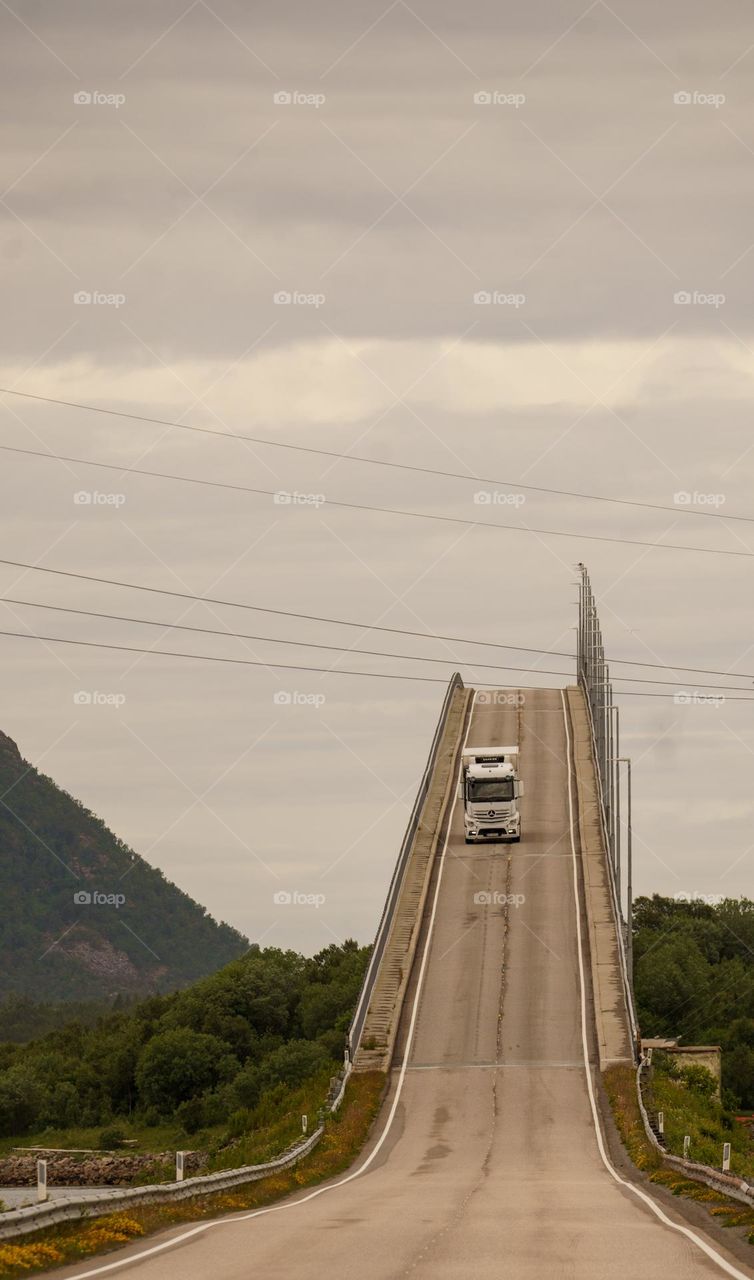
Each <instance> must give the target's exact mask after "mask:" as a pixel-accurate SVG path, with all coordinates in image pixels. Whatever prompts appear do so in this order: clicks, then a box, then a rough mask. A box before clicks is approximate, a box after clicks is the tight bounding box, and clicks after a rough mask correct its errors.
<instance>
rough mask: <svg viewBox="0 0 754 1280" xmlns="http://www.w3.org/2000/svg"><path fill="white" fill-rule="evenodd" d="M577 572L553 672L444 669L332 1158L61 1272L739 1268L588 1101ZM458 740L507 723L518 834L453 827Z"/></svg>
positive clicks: (602, 873) (612, 847)
mask: <svg viewBox="0 0 754 1280" xmlns="http://www.w3.org/2000/svg"><path fill="white" fill-rule="evenodd" d="M580 586H581V591H580V596H581V607H580V626H579V651H578V661H577V668H578V680H577V682H576V683H574V685H573V686H571V687H569V688H566V689H542V688H537V689H527V688H523V689H520V690H510V689H505V690H473V689H469V688H466V687H465V686H464V684H463V682H462V681H461V679H460V677H457V676H456V677H454V678H453V680H452V681H451V683H450V686H449V688H448V692H447V695H446V698H445V701H444V704H443V707H442V713H441V716H440V721H439V724H438V727H437V732H436V734H435V738H434V741H433V744H432V750H431V753H430V759H429V762H428V766H427V770H426V772H425V775H424V778H423V779H422V784H421V786H420V789H419V794H418V796H417V804H416V806H415V809H414V813H413V814H412V818H411V821H410V823H409V828H408V831H407V833H406V840H405V841H404V845H403V848H402V849H401V853H400V857H399V859H398V864H397V867H396V874H395V875H394V877H393V881H392V883H391V886H390V890H389V893H388V900H387V904H386V908H385V913H384V915H383V918H382V922H381V924H380V930H379V933H378V937H377V943H376V946H375V951H374V959H373V964H372V966H371V968H370V971H369V973H368V974H367V979H366V982H365V987H364V991H363V992H362V999H361V1000H360V1002H359V1007H358V1009H357V1011H356V1014H355V1017H354V1022H353V1024H352V1028H351V1036H350V1053H351V1056H352V1058H353V1067H354V1069H355V1070H357V1071H358V1070H364V1069H375V1068H377V1069H382V1070H384V1071H386V1073H387V1088H386V1095H385V1099H384V1103H383V1106H382V1109H381V1112H380V1116H379V1119H378V1121H377V1124H376V1127H375V1131H374V1132H373V1134H372V1135H371V1138H370V1141H369V1143H368V1146H367V1147H366V1149H365V1150H364V1151H363V1152H362V1154H361V1156H360V1157H359V1159H358V1161H357V1162H356V1165H355V1166H354V1167H353V1168H352V1169H351V1170H350V1171H348V1172H347V1173H345V1174H344V1175H342V1176H340V1177H339V1178H337V1179H335V1180H333V1181H331V1182H329V1183H327V1184H324V1185H322V1186H320V1187H318V1188H316V1189H315V1190H313V1191H311V1190H310V1191H308V1192H302V1193H301V1194H300V1195H298V1196H294V1197H291V1198H289V1199H287V1200H285V1201H283V1202H281V1203H279V1204H276V1205H273V1206H271V1207H269V1208H266V1209H262V1210H257V1211H255V1212H253V1213H245V1214H240V1215H237V1216H235V1217H233V1218H230V1219H226V1220H223V1221H222V1222H220V1223H202V1224H200V1225H198V1226H195V1227H190V1228H185V1227H181V1228H176V1229H175V1230H173V1231H171V1232H168V1233H167V1234H166V1235H165V1236H163V1237H159V1238H157V1239H156V1240H154V1241H152V1242H149V1241H146V1242H144V1243H143V1244H142V1245H138V1246H134V1247H133V1248H131V1249H129V1250H126V1251H125V1252H124V1253H123V1254H119V1255H117V1258H116V1259H115V1261H103V1262H102V1263H100V1264H99V1265H97V1264H94V1265H92V1266H91V1267H87V1268H86V1269H85V1270H82V1271H80V1272H78V1273H77V1274H80V1275H82V1276H83V1275H92V1276H95V1275H98V1274H104V1273H107V1272H110V1271H111V1270H113V1269H116V1268H119V1267H122V1266H124V1265H125V1267H126V1269H127V1271H128V1273H129V1274H130V1272H131V1270H133V1271H134V1272H135V1273H136V1274H137V1275H138V1276H139V1277H140V1280H168V1277H171V1278H172V1277H173V1276H174V1275H175V1274H176V1273H177V1272H178V1273H180V1275H181V1276H182V1277H184V1280H205V1278H206V1277H207V1276H208V1275H214V1276H217V1277H223V1278H227V1280H236V1278H239V1280H240V1277H244V1278H245V1277H247V1276H249V1275H258V1276H262V1277H265V1280H274V1278H275V1277H281V1278H282V1277H286V1280H295V1278H297V1277H302V1278H304V1277H307V1278H308V1277H313V1276H333V1277H335V1276H346V1275H348V1276H358V1277H359V1280H387V1278H388V1277H390V1278H394V1277H399V1276H408V1275H410V1276H412V1277H416V1280H424V1277H426V1278H427V1280H429V1278H430V1277H431V1280H438V1278H440V1277H467V1276H468V1277H472V1276H473V1277H480V1278H483V1280H484V1278H486V1277H495V1278H496V1280H500V1277H511V1278H513V1277H515V1280H529V1278H530V1277H531V1280H541V1277H542V1276H544V1275H547V1276H557V1277H578V1280H604V1278H605V1277H629V1276H630V1277H636V1276H640V1277H659V1276H664V1275H668V1276H672V1275H681V1276H684V1277H686V1278H689V1280H696V1278H697V1277H712V1276H720V1275H721V1274H725V1275H730V1276H735V1277H744V1276H749V1277H750V1276H752V1275H754V1270H752V1269H751V1268H750V1267H749V1266H748V1265H747V1264H746V1263H745V1262H740V1261H738V1260H737V1259H736V1257H735V1256H734V1254H733V1252H732V1251H731V1250H730V1249H729V1248H728V1247H727V1246H726V1244H725V1243H721V1242H720V1241H719V1240H718V1239H716V1238H713V1235H712V1234H710V1232H709V1231H708V1229H707V1228H706V1227H705V1225H704V1223H703V1222H702V1219H701V1215H700V1214H697V1217H696V1220H695V1221H694V1222H692V1223H690V1222H689V1219H688V1218H687V1217H685V1216H683V1214H682V1211H681V1209H680V1208H679V1207H678V1206H677V1204H675V1203H673V1200H672V1197H670V1196H668V1195H667V1193H664V1192H662V1191H660V1190H658V1189H657V1188H654V1187H651V1186H650V1185H649V1184H648V1183H647V1182H646V1181H643V1180H642V1179H641V1177H640V1175H638V1174H637V1172H636V1171H635V1170H634V1169H633V1166H631V1165H630V1163H629V1161H628V1159H627V1157H626V1156H625V1153H624V1152H623V1149H622V1147H621V1145H620V1142H619V1140H618V1138H617V1135H616V1133H615V1131H614V1128H613V1125H612V1121H611V1119H610V1116H609V1113H608V1107H607V1104H606V1101H605V1097H604V1091H603V1086H602V1072H603V1071H604V1070H605V1069H606V1068H607V1067H609V1066H610V1065H612V1064H615V1063H619V1064H625V1065H630V1066H632V1067H633V1066H634V1065H635V1064H636V1061H637V1028H636V1024H635V1018H634V1013H633V1006H632V997H631V984H630V972H629V969H630V966H629V958H627V954H626V950H627V948H626V943H627V931H626V928H625V924H624V920H623V914H624V912H623V911H622V909H621V902H620V899H621V893H620V890H619V884H620V874H619V873H620V866H621V859H622V856H623V860H624V861H625V853H627V850H625V851H624V854H623V855H622V851H621V843H622V842H621V825H622V824H621V822H620V817H619V804H618V794H619V787H618V775H617V770H618V767H619V760H620V757H619V748H618V742H617V735H616V733H615V716H614V714H613V712H612V710H611V704H612V699H611V697H610V681H609V670H608V669H607V666H606V664H605V660H604V652H603V651H602V647H601V638H600V636H599V627H598V622H597V620H596V611H595V609H594V599H593V596H592V593H591V587H590V585H589V581H588V575H586V571H585V570H584V571H582V575H581V583H580ZM465 742H473V744H474V745H475V746H484V745H492V744H499V743H501V742H505V743H513V742H517V743H518V744H519V748H520V772H521V776H522V777H523V778H524V779H525V782H526V792H525V796H524V798H523V799H522V801H521V810H522V824H523V839H522V841H521V843H520V844H511V845H505V844H499V843H491V844H475V845H471V846H467V845H466V844H465V842H464V829H463V820H462V804H461V801H460V800H459V794H458V776H459V759H460V753H461V750H462V746H463V744H464V743H465ZM623 826H625V824H623ZM623 843H624V844H625V841H623ZM623 883H624V887H627V884H628V883H629V881H627V878H626V877H625V876H624V877H623ZM68 1274H70V1272H69V1273H68Z"/></svg>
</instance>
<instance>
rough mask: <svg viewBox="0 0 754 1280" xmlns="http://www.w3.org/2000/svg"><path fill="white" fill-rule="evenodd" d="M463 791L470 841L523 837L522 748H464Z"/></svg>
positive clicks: (467, 834)
mask: <svg viewBox="0 0 754 1280" xmlns="http://www.w3.org/2000/svg"><path fill="white" fill-rule="evenodd" d="M461 794H462V796H463V825H464V831H465V835H466V843H467V844H474V843H477V842H479V841H482V840H510V841H518V840H520V839H521V814H520V812H519V808H518V800H519V797H520V796H522V795H523V794H524V784H523V782H522V781H521V779H520V778H519V776H518V747H464V750H463V754H462V756H461Z"/></svg>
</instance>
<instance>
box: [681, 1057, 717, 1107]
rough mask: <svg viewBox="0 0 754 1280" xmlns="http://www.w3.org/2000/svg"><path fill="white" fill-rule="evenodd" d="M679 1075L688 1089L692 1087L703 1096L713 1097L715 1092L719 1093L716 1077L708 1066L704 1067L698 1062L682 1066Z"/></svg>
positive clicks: (693, 1090) (692, 1090)
mask: <svg viewBox="0 0 754 1280" xmlns="http://www.w3.org/2000/svg"><path fill="white" fill-rule="evenodd" d="M678 1076H679V1079H680V1080H681V1081H682V1082H683V1084H685V1086H686V1088H687V1089H690V1090H691V1092H692V1093H698V1094H699V1095H700V1096H701V1097H702V1098H711V1097H712V1096H713V1094H716V1093H717V1079H716V1077H715V1076H713V1074H712V1072H711V1071H708V1070H707V1068H706V1067H702V1066H700V1065H699V1064H698V1063H693V1064H692V1065H691V1066H688V1067H682V1068H681V1070H680V1072H679V1073H678Z"/></svg>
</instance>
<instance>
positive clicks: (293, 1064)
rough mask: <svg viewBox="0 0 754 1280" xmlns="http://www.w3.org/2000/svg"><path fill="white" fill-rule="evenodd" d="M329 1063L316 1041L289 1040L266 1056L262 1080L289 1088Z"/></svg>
mask: <svg viewBox="0 0 754 1280" xmlns="http://www.w3.org/2000/svg"><path fill="white" fill-rule="evenodd" d="M330 1063H331V1058H330V1055H329V1054H328V1052H327V1050H326V1049H325V1048H324V1046H323V1045H321V1044H319V1043H317V1041H311V1040H290V1041H289V1042H288V1044H284V1045H282V1047H281V1048H280V1049H277V1050H276V1051H275V1052H274V1053H271V1054H270V1056H269V1057H268V1058H267V1060H266V1062H265V1064H264V1067H263V1069H262V1081H263V1083H264V1084H266V1085H268V1086H269V1085H274V1084H286V1085H288V1087H289V1088H291V1087H293V1086H296V1085H300V1084H303V1083H304V1081H305V1080H308V1079H309V1077H310V1076H314V1075H316V1074H317V1072H318V1071H322V1070H323V1068H324V1067H328V1066H330Z"/></svg>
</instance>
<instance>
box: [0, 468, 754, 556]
mask: <svg viewBox="0 0 754 1280" xmlns="http://www.w3.org/2000/svg"><path fill="white" fill-rule="evenodd" d="M0 449H2V450H3V451H4V452H6V453H20V454H25V455H26V456H27V457H31V458H46V459H50V460H52V461H57V462H72V463H74V464H76V465H79V466H84V467H101V468H104V469H105V470H107V471H117V472H118V473H119V474H120V475H137V476H150V477H151V478H153V479H158V480H175V481H179V482H180V483H182V484H197V485H205V486H209V487H211V488H214V489H232V490H235V491H236V492H238V493H253V494H256V495H257V496H261V497H266V498H279V497H280V494H281V492H284V493H287V494H288V496H289V497H290V496H291V494H290V491H288V490H280V489H257V488H253V487H251V486H250V485H242V484H232V483H231V482H230V481H223V480H205V479H199V478H197V477H195V476H179V475H176V474H174V473H173V472H168V471H147V470H144V469H143V468H139V467H123V466H120V465H118V464H117V463H114V462H94V461H92V459H90V458H74V457H71V456H69V455H66V454H62V453H41V452H38V451H36V450H34V449H21V448H19V447H16V446H13V445H0ZM324 505H326V506H329V507H339V508H343V509H345V510H348V511H368V512H371V513H374V514H377V515H385V516H400V517H402V518H404V519H405V518H407V519H411V520H433V521H435V522H436V523H440V524H462V525H464V526H465V527H466V528H473V529H494V530H499V529H502V530H504V531H505V532H507V533H530V534H531V533H534V534H540V535H541V536H543V537H547V538H575V539H577V540H578V541H582V542H605V543H609V544H610V545H614V544H617V545H618V546H623V547H650V548H651V549H652V550H655V551H686V552H691V553H694V554H697V555H710V556H735V557H736V558H737V559H741V558H743V559H745V560H751V559H754V551H731V550H730V549H726V548H721V547H698V546H688V547H687V546H684V545H683V543H680V542H657V541H654V542H652V541H649V540H647V539H646V538H644V539H642V538H611V537H610V536H609V535H608V534H600V533H569V532H567V531H566V530H563V529H542V528H539V527H536V526H535V525H523V526H522V525H515V524H502V523H500V522H497V521H492V520H470V519H467V518H465V517H464V516H447V515H437V514H435V513H434V512H429V511H408V510H406V508H405V507H377V506H374V505H371V504H369V503H366V502H346V501H344V500H343V499H338V498H325V504H324Z"/></svg>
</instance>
